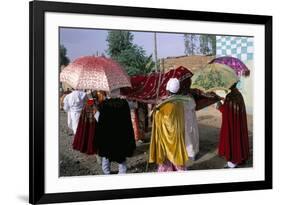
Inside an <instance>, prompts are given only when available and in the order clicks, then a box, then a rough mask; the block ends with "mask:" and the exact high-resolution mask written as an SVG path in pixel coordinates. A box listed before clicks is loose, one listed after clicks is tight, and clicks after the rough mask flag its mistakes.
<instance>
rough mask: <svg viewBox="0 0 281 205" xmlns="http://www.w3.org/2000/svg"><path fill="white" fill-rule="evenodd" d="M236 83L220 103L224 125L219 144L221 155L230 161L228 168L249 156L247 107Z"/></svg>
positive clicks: (219, 107) (240, 162) (242, 161)
mask: <svg viewBox="0 0 281 205" xmlns="http://www.w3.org/2000/svg"><path fill="white" fill-rule="evenodd" d="M236 85H237V83H235V84H234V85H233V86H232V87H231V88H230V90H231V91H230V93H229V94H227V96H226V98H225V100H224V104H221V103H218V106H217V108H218V109H219V111H221V113H222V126H221V131H220V139H219V146H218V154H219V156H222V157H225V159H226V160H227V161H228V162H227V164H226V165H225V167H226V168H234V167H236V166H237V165H239V164H242V163H244V162H245V161H246V160H247V159H248V157H249V138H248V126H247V115H246V108H245V103H244V99H243V96H242V94H241V93H240V92H239V90H238V89H237V88H236Z"/></svg>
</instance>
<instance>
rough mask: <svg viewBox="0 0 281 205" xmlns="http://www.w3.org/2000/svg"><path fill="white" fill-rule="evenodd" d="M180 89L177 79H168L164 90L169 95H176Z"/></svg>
mask: <svg viewBox="0 0 281 205" xmlns="http://www.w3.org/2000/svg"><path fill="white" fill-rule="evenodd" d="M179 89H180V81H179V80H178V79H177V78H170V80H169V81H168V83H167V86H166V90H168V91H170V92H171V93H177V92H178V91H179Z"/></svg>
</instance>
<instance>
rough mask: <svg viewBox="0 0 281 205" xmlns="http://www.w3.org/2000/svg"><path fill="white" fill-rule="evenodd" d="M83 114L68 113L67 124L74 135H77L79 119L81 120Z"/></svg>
mask: <svg viewBox="0 0 281 205" xmlns="http://www.w3.org/2000/svg"><path fill="white" fill-rule="evenodd" d="M80 114H81V112H68V113H67V117H68V120H67V124H68V127H69V128H70V129H71V130H72V131H73V133H74V135H75V133H76V130H77V127H78V123H79V118H80Z"/></svg>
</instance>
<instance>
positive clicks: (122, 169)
mask: <svg viewBox="0 0 281 205" xmlns="http://www.w3.org/2000/svg"><path fill="white" fill-rule="evenodd" d="M110 164H111V163H110V161H109V159H107V158H105V157H102V161H101V166H102V171H103V173H104V174H110ZM126 172H127V165H126V161H124V162H122V163H120V164H118V174H125V173H126Z"/></svg>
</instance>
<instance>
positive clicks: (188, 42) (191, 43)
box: [184, 34, 196, 56]
mask: <svg viewBox="0 0 281 205" xmlns="http://www.w3.org/2000/svg"><path fill="white" fill-rule="evenodd" d="M195 40H196V35H195V34H184V47H185V50H184V53H185V55H188V56H189V55H194V54H195V49H196V43H195Z"/></svg>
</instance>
